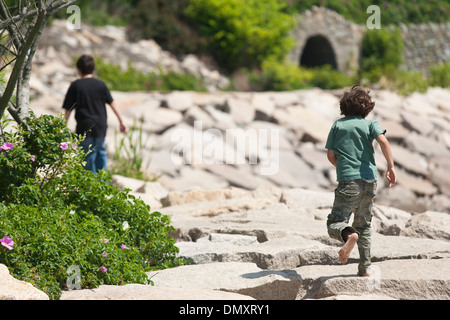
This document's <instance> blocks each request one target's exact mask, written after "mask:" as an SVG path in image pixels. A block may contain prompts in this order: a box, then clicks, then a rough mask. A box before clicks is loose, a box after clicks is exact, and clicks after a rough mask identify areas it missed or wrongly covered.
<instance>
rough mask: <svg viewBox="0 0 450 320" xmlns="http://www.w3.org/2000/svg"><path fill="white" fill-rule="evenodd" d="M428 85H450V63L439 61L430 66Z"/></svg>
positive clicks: (443, 86) (446, 86) (444, 86)
mask: <svg viewBox="0 0 450 320" xmlns="http://www.w3.org/2000/svg"><path fill="white" fill-rule="evenodd" d="M429 82H430V85H432V86H435V87H442V88H448V87H450V63H441V64H437V65H434V66H432V67H431V68H430V74H429Z"/></svg>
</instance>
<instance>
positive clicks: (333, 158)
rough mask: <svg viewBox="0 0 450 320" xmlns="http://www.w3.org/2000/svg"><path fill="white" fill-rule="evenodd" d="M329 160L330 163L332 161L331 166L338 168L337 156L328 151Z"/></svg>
mask: <svg viewBox="0 0 450 320" xmlns="http://www.w3.org/2000/svg"><path fill="white" fill-rule="evenodd" d="M327 158H328V161H330V162H331V164H332V165H333V166H335V167H336V165H337V158H336V154H335V153H334V151H333V150H330V149H328V151H327Z"/></svg>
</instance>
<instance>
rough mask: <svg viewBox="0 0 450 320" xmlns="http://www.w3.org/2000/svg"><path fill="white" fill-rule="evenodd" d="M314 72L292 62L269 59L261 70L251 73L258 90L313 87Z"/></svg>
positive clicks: (250, 76) (252, 80) (253, 84)
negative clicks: (311, 82) (311, 83)
mask: <svg viewBox="0 0 450 320" xmlns="http://www.w3.org/2000/svg"><path fill="white" fill-rule="evenodd" d="M312 77H313V74H312V73H311V72H310V71H309V70H307V69H304V68H300V67H298V66H297V65H296V64H294V63H291V62H288V61H286V62H278V61H276V60H274V59H268V60H266V61H264V62H263V64H262V69H261V71H255V72H252V73H250V75H249V79H250V83H251V84H252V86H253V87H254V88H255V89H257V90H258V91H270V90H274V91H289V90H297V89H302V88H308V87H311V85H310V81H311V79H312Z"/></svg>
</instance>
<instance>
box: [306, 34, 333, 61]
mask: <svg viewBox="0 0 450 320" xmlns="http://www.w3.org/2000/svg"><path fill="white" fill-rule="evenodd" d="M326 64H329V65H330V66H331V67H332V68H333V69H337V68H338V66H337V62H336V55H335V53H334V50H333V47H332V46H331V43H330V41H328V39H327V38H326V37H324V36H321V35H316V36H312V37H309V38H308V40H307V41H306V44H305V47H304V48H303V52H302V55H301V58H300V65H301V66H305V67H318V66H323V65H326Z"/></svg>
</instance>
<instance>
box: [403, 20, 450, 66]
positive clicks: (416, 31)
mask: <svg viewBox="0 0 450 320" xmlns="http://www.w3.org/2000/svg"><path fill="white" fill-rule="evenodd" d="M400 30H401V33H402V36H403V43H404V49H403V58H404V65H405V67H406V68H407V69H410V70H411V69H412V70H419V71H422V72H426V71H427V70H428V69H429V68H430V67H431V66H432V65H433V64H436V63H444V62H450V22H447V23H441V24H436V23H428V24H420V25H414V24H411V25H408V26H406V25H402V26H401V27H400Z"/></svg>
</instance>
